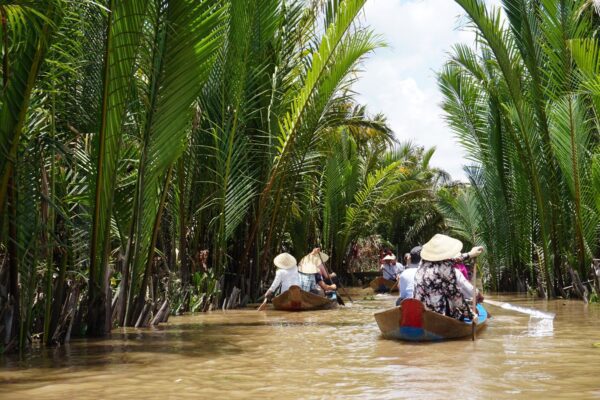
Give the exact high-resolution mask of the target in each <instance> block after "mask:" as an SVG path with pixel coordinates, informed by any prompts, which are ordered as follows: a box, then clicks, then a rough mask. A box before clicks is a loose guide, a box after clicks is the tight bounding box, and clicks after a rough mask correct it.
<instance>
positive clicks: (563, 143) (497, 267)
mask: <svg viewBox="0 0 600 400" xmlns="http://www.w3.org/2000/svg"><path fill="white" fill-rule="evenodd" d="M456 1H457V3H458V4H460V5H461V6H462V7H463V9H464V10H465V11H466V12H467V15H468V17H469V20H470V23H471V26H472V27H473V29H474V30H475V32H476V33H477V34H478V38H479V44H478V46H479V47H478V50H474V49H470V48H468V47H465V46H456V47H455V48H454V51H453V53H452V54H451V57H450V60H449V62H448V63H447V65H446V66H445V67H444V69H443V70H442V72H441V73H440V75H439V85H440V89H441V90H442V93H443V95H444V103H443V107H444V110H445V111H446V113H447V120H448V123H449V125H450V126H451V127H452V129H453V130H454V132H455V133H456V135H457V137H458V139H459V141H460V142H461V144H462V145H463V147H464V148H465V149H466V150H467V153H468V157H469V160H470V161H471V163H472V165H471V166H469V167H468V168H467V173H468V174H469V178H470V187H469V188H467V189H466V190H464V191H463V192H462V193H461V194H460V196H459V197H452V196H448V195H447V194H445V193H441V194H440V199H439V202H438V206H439V208H440V211H441V212H442V213H443V214H444V215H445V216H446V218H447V224H448V227H449V228H450V229H451V230H452V231H453V232H454V233H455V234H456V235H458V236H461V237H463V238H464V239H465V240H467V239H468V240H470V241H478V243H482V244H484V245H485V246H486V248H487V251H486V264H485V265H486V272H487V275H486V276H487V278H488V279H489V281H490V282H488V283H489V284H490V286H492V287H493V288H495V289H498V288H504V289H509V290H515V289H518V288H523V287H524V286H530V287H537V289H538V290H540V291H542V292H543V293H545V294H546V295H547V296H553V295H554V294H555V293H556V291H557V290H560V289H559V288H561V287H564V286H566V284H563V282H565V281H567V280H568V279H570V274H569V267H570V266H572V267H574V268H575V269H576V270H577V271H578V272H579V274H580V276H586V275H587V274H588V273H589V265H590V262H591V259H592V258H593V257H597V256H598V232H599V227H600V225H599V224H600V219H599V218H600V208H598V204H597V201H596V200H595V199H597V198H598V194H599V192H598V188H599V187H600V186H598V185H595V184H594V176H595V175H594V166H595V162H594V160H596V159H597V157H598V153H597V151H598V150H597V149H598V128H597V127H598V126H599V125H598V121H597V115H598V112H597V111H598V105H599V103H598V101H597V85H596V84H595V81H597V75H596V71H597V57H596V56H595V55H596V54H597V51H598V50H597V48H596V47H597V46H596V43H595V40H594V39H592V38H593V35H594V30H593V26H592V24H593V20H594V18H596V16H594V15H593V13H594V11H593V8H591V7H588V6H587V5H588V2H586V1H585V0H576V1H571V2H556V1H540V2H531V1H526V0H504V1H503V11H504V13H505V15H506V16H507V21H506V22H507V24H506V26H505V25H503V24H502V17H501V15H500V10H497V9H490V8H489V7H487V6H486V5H485V3H484V2H483V1H480V0H456Z"/></svg>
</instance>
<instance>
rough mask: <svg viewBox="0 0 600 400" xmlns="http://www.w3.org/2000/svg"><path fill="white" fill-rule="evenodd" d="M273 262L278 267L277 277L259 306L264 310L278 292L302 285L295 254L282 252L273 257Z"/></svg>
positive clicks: (259, 309) (260, 309) (259, 308)
mask: <svg viewBox="0 0 600 400" xmlns="http://www.w3.org/2000/svg"><path fill="white" fill-rule="evenodd" d="M273 264H275V266H276V267H277V272H275V279H273V283H272V284H271V287H269V289H268V290H267V292H266V293H265V300H264V301H263V303H262V304H261V305H260V307H258V311H262V310H264V309H265V308H266V307H267V302H268V301H269V300H270V299H271V298H272V297H273V295H274V294H275V293H276V292H278V291H279V293H283V292H285V291H286V290H288V289H289V288H290V286H292V285H296V286H300V279H299V276H298V266H297V265H296V259H295V258H294V256H292V255H291V254H288V253H281V254H279V255H278V256H277V257H275V258H274V259H273Z"/></svg>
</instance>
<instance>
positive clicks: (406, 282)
mask: <svg viewBox="0 0 600 400" xmlns="http://www.w3.org/2000/svg"><path fill="white" fill-rule="evenodd" d="M405 259H406V260H408V261H409V262H408V263H407V264H406V268H405V269H404V271H402V273H401V274H400V280H399V283H398V288H399V289H400V296H398V299H397V300H396V305H397V306H399V305H400V303H401V302H402V300H404V299H412V298H413V293H414V289H415V275H416V274H417V268H418V267H419V263H420V262H421V246H416V247H413V248H412V249H411V250H410V254H409V255H408V257H406V256H405Z"/></svg>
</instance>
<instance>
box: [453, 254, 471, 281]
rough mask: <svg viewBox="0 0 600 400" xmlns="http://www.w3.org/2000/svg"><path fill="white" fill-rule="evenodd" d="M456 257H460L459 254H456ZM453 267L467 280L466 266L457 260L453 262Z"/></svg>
mask: <svg viewBox="0 0 600 400" xmlns="http://www.w3.org/2000/svg"><path fill="white" fill-rule="evenodd" d="M456 258H460V254H458V255H457V256H456ZM454 268H456V269H457V270H459V271H460V273H461V274H463V276H464V277H465V279H466V280H469V271H467V267H466V266H465V264H463V263H462V262H458V263H456V264H454Z"/></svg>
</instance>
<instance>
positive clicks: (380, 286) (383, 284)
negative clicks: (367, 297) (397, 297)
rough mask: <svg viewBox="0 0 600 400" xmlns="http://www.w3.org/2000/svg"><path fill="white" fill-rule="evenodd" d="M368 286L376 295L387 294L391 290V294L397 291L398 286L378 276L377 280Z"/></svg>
mask: <svg viewBox="0 0 600 400" xmlns="http://www.w3.org/2000/svg"><path fill="white" fill-rule="evenodd" d="M369 286H371V289H373V290H374V291H375V292H377V293H381V292H385V293H387V292H389V291H390V289H392V288H393V289H392V292H397V291H398V285H396V282H395V281H391V280H389V279H385V278H384V277H383V276H378V277H377V278H375V279H373V280H372V281H371V283H369Z"/></svg>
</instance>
